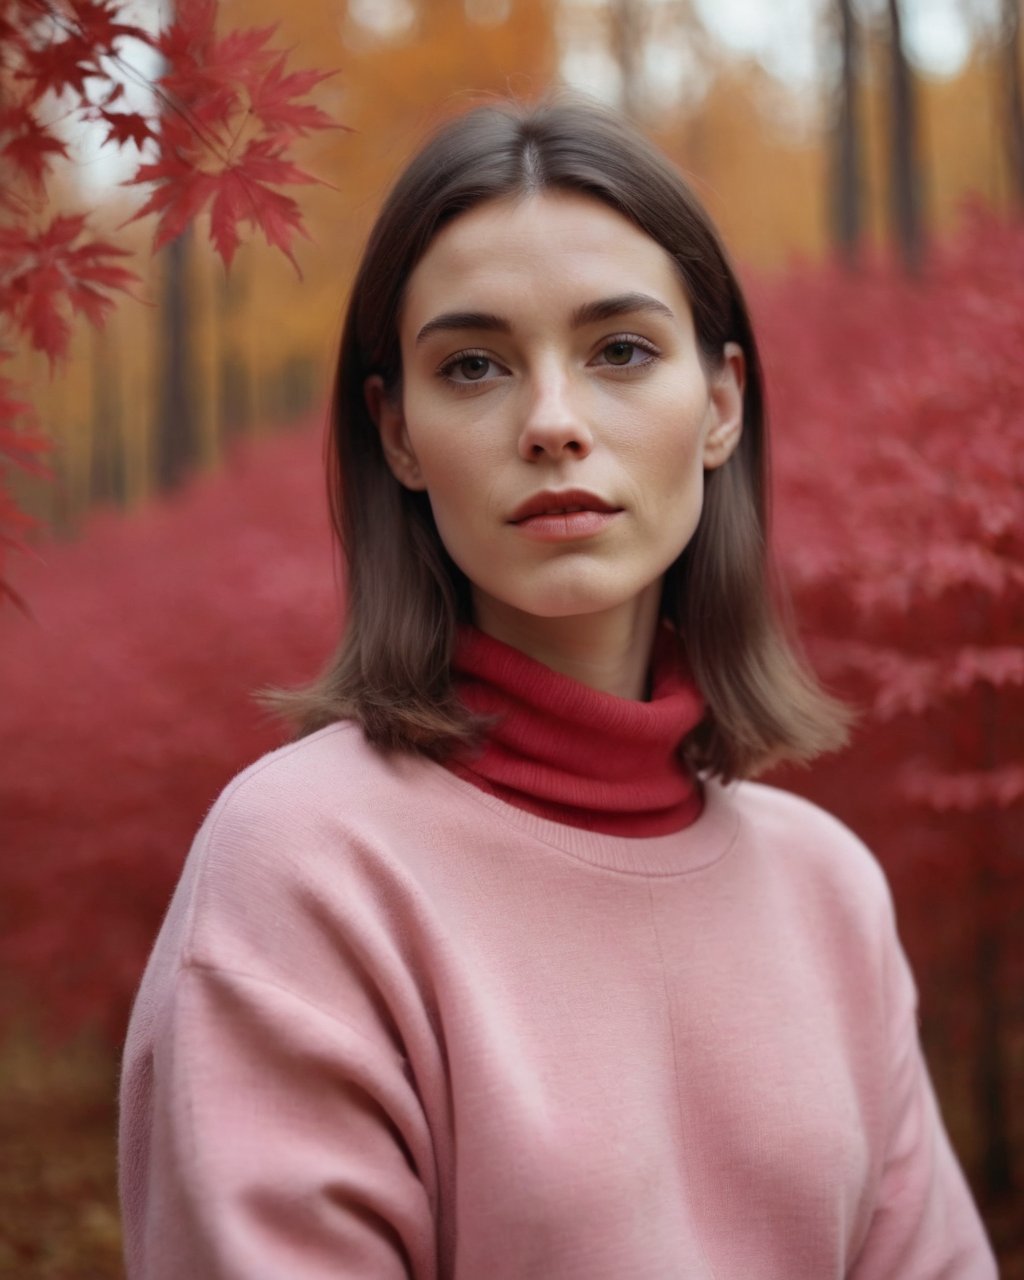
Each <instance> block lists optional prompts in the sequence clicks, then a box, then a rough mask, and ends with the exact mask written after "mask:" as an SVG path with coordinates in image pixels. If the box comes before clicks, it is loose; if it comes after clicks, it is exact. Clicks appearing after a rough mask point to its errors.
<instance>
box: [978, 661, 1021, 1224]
mask: <svg viewBox="0 0 1024 1280" xmlns="http://www.w3.org/2000/svg"><path fill="white" fill-rule="evenodd" d="M980 697H981V707H980V714H981V741H982V752H983V764H984V767H985V768H986V769H994V768H996V766H997V763H998V760H997V756H996V752H995V747H994V744H995V742H996V726H997V725H998V723H999V715H1000V710H999V690H998V689H996V688H994V687H991V686H986V687H984V688H983V689H982V690H981V691H980ZM1015 816H1016V815H1013V813H1012V811H1005V810H1002V809H998V808H994V809H993V810H992V819H991V822H990V823H989V824H988V825H989V838H988V839H987V840H985V842H984V847H982V848H981V849H979V850H977V853H976V864H975V879H974V882H975V921H976V938H977V950H976V953H975V976H976V977H975V980H976V983H977V994H978V1042H977V1048H976V1053H975V1059H974V1065H975V1071H974V1087H975V1106H976V1108H977V1114H978V1118H979V1121H980V1125H979V1127H980V1130H981V1139H982V1146H983V1151H982V1158H981V1180H982V1187H983V1190H984V1194H985V1196H986V1198H987V1199H990V1200H995V1201H998V1200H1002V1199H1003V1198H1005V1197H1007V1196H1008V1195H1009V1194H1010V1193H1011V1192H1012V1191H1013V1188H1014V1177H1013V1158H1012V1153H1011V1147H1010V1117H1009V1114H1008V1111H1007V1100H1008V1098H1009V1097H1010V1092H1009V1079H1008V1076H1007V1065H1006V1053H1007V1028H1006V1025H1005V1019H1004V1016H1003V997H1004V992H1005V979H1004V974H1003V932H1002V931H1003V928H1004V925H1003V920H1002V912H1001V910H999V893H1000V887H999V879H998V876H997V875H996V868H997V867H998V866H999V865H1000V863H1002V862H1003V861H1005V857H1004V855H1003V851H1004V849H1007V850H1012V849H1015V848H1016V847H1017V843H1018V837H1017V834H1016V832H1017V828H1016V822H1015V821H1014V818H1015ZM1011 828H1013V830H1011Z"/></svg>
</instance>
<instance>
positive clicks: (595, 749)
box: [448, 626, 706, 836]
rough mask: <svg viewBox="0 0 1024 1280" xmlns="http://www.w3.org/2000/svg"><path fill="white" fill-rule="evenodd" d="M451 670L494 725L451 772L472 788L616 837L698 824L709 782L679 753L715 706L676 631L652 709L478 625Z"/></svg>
mask: <svg viewBox="0 0 1024 1280" xmlns="http://www.w3.org/2000/svg"><path fill="white" fill-rule="evenodd" d="M453 669H454V674H455V679H456V685H457V688H458V691H459V697H460V699H461V701H462V702H463V703H464V704H465V705H466V706H467V707H468V708H469V709H470V710H471V711H475V712H479V713H483V714H485V715H489V716H494V717H495V719H494V722H493V725H492V727H491V728H490V730H489V731H488V734H487V737H486V739H485V741H484V744H483V747H482V748H481V749H480V750H478V751H476V752H473V753H467V754H464V755H461V756H458V757H456V758H455V759H453V760H451V761H449V763H448V767H449V768H450V769H451V770H452V771H453V772H455V773H457V774H458V775H459V776H460V777H462V778H464V779H465V780H466V781H468V782H471V783H473V784H474V785H475V786H478V787H480V788H481V789H482V790H484V791H488V792H490V793H491V794H492V795H495V796H499V797H500V798H501V799H502V800H506V801H507V802H508V803H509V804H513V805H515V806H516V807H517V808H520V809H526V810H528V811H529V812H530V813H535V814H538V815H540V816H541V817H545V818H550V819H551V820H552V821H554V822H564V823H567V824H569V825H570V826H574V827H583V828H585V829H586V830H588V831H601V832H604V833H606V834H608V835H622V836H656V835H664V834H666V833H668V832H672V831H681V830H682V829H683V828H684V827H688V826H689V825H690V824H691V823H692V822H694V821H695V820H696V819H697V818H698V817H699V816H700V812H701V805H702V799H701V788H700V784H699V782H698V780H697V778H696V777H695V776H694V774H693V772H692V771H691V770H690V768H689V767H688V766H687V764H686V762H685V760H684V759H683V758H682V755H681V753H680V749H679V748H680V743H681V742H682V740H683V738H684V737H685V736H686V735H687V734H688V733H689V732H690V731H691V729H694V728H695V727H696V726H697V725H698V724H699V723H700V721H701V720H702V719H703V717H704V714H705V710H706V706H705V703H704V699H703V697H702V696H701V694H700V692H699V690H698V689H697V686H696V684H695V683H694V681H693V679H692V677H691V676H690V674H689V672H688V671H687V670H686V669H685V667H684V666H683V664H682V662H681V659H680V656H679V645H678V641H677V639H676V637H675V635H674V634H673V633H672V632H671V631H670V629H669V628H668V627H667V626H662V627H661V628H660V630H659V632H658V636H657V641H656V644H655V648H654V655H653V659H652V665H651V677H650V685H651V689H650V698H649V700H646V701H634V700H632V699H630V698H619V697H615V696H613V695H612V694H608V693H601V692H599V691H598V690H595V689H591V688H589V687H588V686H586V685H584V684H580V683H579V682H578V681H576V680H572V679H570V678H569V677H568V676H564V675H561V674H560V673H559V672H556V671H552V670H551V668H550V667H547V666H544V665H543V664H542V663H540V662H536V661H534V660H533V659H532V658H529V657H527V656H526V655H525V654H524V653H521V652H520V651H519V650H518V649H514V648H512V647H511V646H510V645H507V644H503V643H502V642H501V641H500V640H495V639H493V638H492V637H491V636H488V635H485V634H484V633H483V632H482V631H479V630H477V629H476V628H475V627H462V628H461V629H460V632H459V637H458V645H457V648H456V652H455V660H454V663H453Z"/></svg>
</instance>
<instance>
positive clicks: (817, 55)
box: [74, 0, 999, 196]
mask: <svg viewBox="0 0 1024 1280" xmlns="http://www.w3.org/2000/svg"><path fill="white" fill-rule="evenodd" d="M426 2H427V3H429V0H426ZM467 3H472V4H474V5H476V6H478V7H486V8H489V9H494V10H495V14H494V16H499V15H503V14H504V12H505V11H506V10H507V9H509V8H511V9H513V10H514V4H515V0H467ZM574 3H575V4H577V5H578V4H580V3H585V4H588V5H593V6H594V7H595V8H599V7H601V6H602V5H603V4H604V3H605V0H574ZM647 3H649V4H651V5H652V6H654V7H656V6H657V5H658V4H661V3H671V0H647ZM831 3H832V0H693V5H694V9H695V11H696V13H697V16H698V17H699V18H700V20H701V22H702V23H703V25H704V27H705V29H706V30H707V32H708V34H709V36H710V37H711V39H712V40H713V41H714V42H715V43H716V44H717V45H719V46H720V47H721V48H722V49H723V50H725V51H731V52H733V53H735V54H736V55H737V56H739V57H746V58H756V59H757V60H759V61H760V62H761V63H762V64H763V65H764V66H765V68H766V69H767V70H768V71H770V72H771V73H772V74H773V75H775V76H777V77H778V78H779V79H780V80H781V81H783V82H784V83H785V84H787V85H789V86H791V87H792V88H793V89H794V90H795V91H796V92H797V93H799V92H800V91H801V90H810V89H813V88H814V87H815V86H816V85H817V84H818V83H820V81H821V78H822V76H823V75H826V74H829V73H830V71H832V70H834V68H831V67H829V66H828V65H823V63H822V58H823V56H826V55H823V42H822V41H821V38H820V31H821V25H822V22H823V21H824V17H825V12H826V9H827V7H828V6H830V5H831ZM855 3H856V5H857V7H858V8H859V9H860V10H861V11H862V13H863V14H864V15H865V16H868V15H870V14H871V13H873V12H877V11H878V10H879V9H880V8H883V7H884V4H885V0H855ZM998 4H999V0H902V12H903V15H904V27H905V37H906V42H907V48H908V53H909V55H910V57H911V58H912V60H913V61H914V63H915V64H916V65H917V66H918V67H919V68H920V69H921V70H922V71H925V72H927V73H930V74H932V75H942V76H949V75H955V74H956V73H957V72H958V71H959V70H960V69H961V67H962V66H963V64H964V62H965V61H966V59H967V57H968V56H969V54H970V51H971V46H972V42H973V40H974V38H975V35H976V33H977V32H978V31H979V30H984V29H985V28H986V27H988V26H991V25H992V24H993V23H995V21H996V20H997V12H998ZM130 8H131V10H132V13H133V16H132V19H131V20H133V21H137V22H139V23H140V25H150V22H152V21H154V20H155V19H154V15H155V13H156V11H157V10H158V3H157V0H135V3H133V4H132V5H131V6H130ZM968 9H969V10H970V12H971V14H972V20H973V23H974V29H973V30H972V27H971V25H969V23H968V20H967V19H966V17H965V12H966V11H967V10H968ZM349 12H350V14H351V15H352V16H353V17H355V18H357V20H358V19H359V18H360V15H362V20H364V21H365V22H367V23H368V24H371V25H373V26H375V27H377V28H378V29H379V28H380V27H381V24H382V23H388V22H390V23H391V24H392V26H394V27H400V26H401V25H403V24H404V23H405V22H407V21H408V20H409V19H410V18H411V15H412V13H413V9H412V6H411V5H410V3H409V0H349ZM481 16H483V15H482V14H481ZM147 17H148V18H149V20H150V21H149V22H147V21H146V19H147ZM124 56H125V60H126V61H127V62H129V63H131V64H132V66H133V67H134V68H135V69H136V70H137V71H138V73H140V75H141V76H142V77H143V78H145V77H150V76H153V75H155V74H156V62H155V58H154V56H153V55H152V53H151V52H150V51H149V50H147V49H146V48H145V47H144V46H140V45H137V44H134V43H131V44H128V43H126V45H125V48H124ZM833 57H834V51H833ZM562 71H563V74H564V76H565V77H566V79H567V80H569V82H570V83H572V84H574V85H576V86H577V87H578V88H581V89H585V90H587V91H588V92H590V93H593V94H594V95H595V96H597V97H602V98H605V99H606V100H609V101H614V100H615V98H616V93H617V86H616V81H617V71H616V68H615V64H614V62H613V61H612V59H611V57H610V55H609V54H608V52H607V50H604V49H602V48H600V47H599V46H590V47H579V48H577V49H570V50H567V51H566V54H565V56H564V58H563V63H562ZM645 71H646V74H647V80H648V83H649V84H650V87H651V91H652V95H653V96H654V97H655V98H656V100H658V101H660V102H662V103H665V104H666V105H667V104H671V103H672V102H673V101H680V100H683V101H685V100H686V98H687V97H689V98H690V99H691V100H692V101H694V102H697V101H699V99H700V97H701V95H702V93H703V91H704V89H705V88H706V87H707V81H708V72H707V69H706V68H705V67H703V66H702V65H701V64H700V62H699V59H698V57H697V54H696V53H695V51H694V50H693V49H692V48H691V47H688V46H686V45H683V44H678V45H675V46H674V47H673V46H672V45H670V44H668V43H665V42H662V41H658V42H654V43H652V46H651V47H650V48H649V49H648V50H647V56H646V59H645ZM127 98H128V101H129V102H131V101H133V100H134V101H135V102H137V103H142V102H144V101H145V93H144V91H143V90H141V89H139V88H138V87H136V86H132V85H128V86H127ZM126 105H127V104H126ZM76 133H77V136H76V137H75V139H74V144H75V146H76V150H77V152H78V158H77V164H76V168H77V170H78V174H79V178H80V179H81V180H82V181H83V184H84V185H85V186H86V187H87V189H88V190H89V191H90V193H94V194H95V195H97V196H99V195H101V194H102V192H103V190H104V189H105V188H109V187H110V186H113V185H114V184H116V183H117V182H119V181H122V180H123V179H124V178H125V177H127V176H128V175H129V174H130V173H131V172H132V171H133V169H134V167H135V159H136V158H135V155H134V151H133V149H132V148H130V147H129V148H127V149H126V154H124V155H119V154H118V152H117V151H116V150H115V149H114V148H112V147H101V146H100V143H101V141H102V138H103V134H104V131H102V130H100V129H98V128H90V129H88V130H84V131H83V130H78V131H76Z"/></svg>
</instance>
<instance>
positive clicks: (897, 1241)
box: [849, 926, 997, 1280]
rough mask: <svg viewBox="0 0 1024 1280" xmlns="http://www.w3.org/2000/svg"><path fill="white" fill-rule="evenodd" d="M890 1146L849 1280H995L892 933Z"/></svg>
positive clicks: (911, 988)
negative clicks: (943, 1115)
mask: <svg viewBox="0 0 1024 1280" xmlns="http://www.w3.org/2000/svg"><path fill="white" fill-rule="evenodd" d="M890 937H891V944H890V946H889V954H888V957H887V959H888V974H887V978H888V981H887V991H888V993H889V999H888V1018H889V1043H890V1046H891V1050H890V1073H889V1078H890V1092H889V1108H888V1116H889V1123H888V1142H887V1148H886V1154H885V1163H884V1166H883V1170H882V1179H881V1185H880V1189H879V1194H878V1199H877V1203H876V1206H875V1211H874V1214H873V1216H872V1219H871V1224H870V1226H869V1228H868V1235H867V1239H866V1241H865V1243H864V1246H863V1248H862V1249H861V1251H860V1254H859V1255H858V1257H857V1261H856V1263H855V1264H854V1266H853V1268H852V1270H851V1271H850V1273H849V1275H850V1277H851V1280H996V1274H997V1273H996V1263H995V1258H994V1257H993V1255H992V1250H991V1247H990V1246H989V1243H988V1240H987V1238H986V1235H985V1230H984V1227H983V1226H982V1223H981V1220H980V1218H979V1216H978V1211H977V1209H976V1208H975V1205H974V1201H973V1199H972V1198H971V1193H970V1190H969V1189H968V1187H967V1183H966V1181H965V1180H964V1176H963V1173H962V1172H961V1169H960V1166H959V1164H958V1163H957V1159H956V1156H955V1155H954V1153H953V1150H952V1148H951V1146H950V1143H949V1138H948V1136H947V1134H946V1130H945V1127H944V1125H943V1122H942V1118H941V1116H940V1114H939V1109H938V1106H937V1103H936V1100H935V1094H934V1091H933V1089H932V1084H931V1081H930V1079H929V1077H928V1070H927V1067H926V1065H925V1061H924V1057H923V1055H922V1052H921V1044H920V1039H919V1036H918V1029H917V992H916V989H915V986H914V980H913V977H912V975H911V972H910V967H909V965H908V963H907V960H906V957H905V956H904V954H903V950H902V948H901V946H900V944H899V941H898V939H897V937H896V933H895V926H893V928H892V931H891V935H890Z"/></svg>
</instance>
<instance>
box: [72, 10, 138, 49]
mask: <svg viewBox="0 0 1024 1280" xmlns="http://www.w3.org/2000/svg"><path fill="white" fill-rule="evenodd" d="M70 5H71V12H72V13H73V14H74V19H75V25H76V26H77V28H78V31H79V33H80V35H81V38H82V40H83V41H84V42H85V43H86V44H87V45H88V46H89V47H90V48H92V49H95V50H96V51H97V52H99V53H113V52H114V45H115V43H116V42H117V41H118V40H122V39H126V38H130V39H132V40H142V41H144V42H145V43H146V44H151V43H152V36H150V34H149V32H148V31H144V30H143V29H142V28H141V27H136V26H135V25H134V24H132V23H128V22H121V21H119V17H120V5H119V4H118V3H117V0H100V2H99V3H97V0H70Z"/></svg>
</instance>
